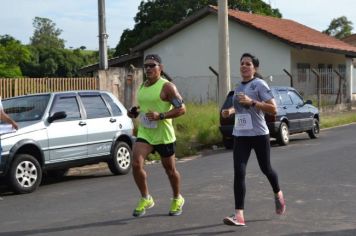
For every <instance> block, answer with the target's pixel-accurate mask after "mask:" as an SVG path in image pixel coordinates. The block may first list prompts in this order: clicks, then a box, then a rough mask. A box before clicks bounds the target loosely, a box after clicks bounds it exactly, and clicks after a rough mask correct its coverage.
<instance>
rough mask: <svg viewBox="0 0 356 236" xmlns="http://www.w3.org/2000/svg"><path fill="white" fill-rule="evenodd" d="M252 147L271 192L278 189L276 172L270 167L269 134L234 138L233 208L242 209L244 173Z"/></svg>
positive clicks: (244, 186)
mask: <svg viewBox="0 0 356 236" xmlns="http://www.w3.org/2000/svg"><path fill="white" fill-rule="evenodd" d="M252 149H254V150H255V153H256V156H257V161H258V164H259V166H260V169H261V171H262V172H263V174H264V175H266V177H267V179H268V181H269V183H270V184H271V186H272V189H273V192H274V193H278V192H279V191H280V188H279V184H278V176H277V173H276V172H275V171H274V170H273V169H272V166H271V161H270V140H269V135H262V136H252V137H235V138H234V173H235V176H234V194H235V209H241V210H242V209H244V200H245V194H246V185H245V175H246V166H247V162H248V159H249V157H250V154H251V150H252Z"/></svg>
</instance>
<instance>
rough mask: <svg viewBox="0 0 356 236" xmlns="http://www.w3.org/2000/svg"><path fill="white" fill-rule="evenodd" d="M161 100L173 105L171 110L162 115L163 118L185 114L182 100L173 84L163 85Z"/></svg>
mask: <svg viewBox="0 0 356 236" xmlns="http://www.w3.org/2000/svg"><path fill="white" fill-rule="evenodd" d="M161 98H162V100H164V101H167V102H170V103H171V104H172V105H173V108H172V109H171V110H169V111H168V112H165V113H164V117H165V118H176V117H178V116H181V115H184V114H185V112H186V107H185V104H184V102H183V98H182V96H181V95H180V93H179V91H178V89H177V87H176V86H175V85H174V84H173V83H171V82H168V83H165V84H164V86H163V89H162V94H161Z"/></svg>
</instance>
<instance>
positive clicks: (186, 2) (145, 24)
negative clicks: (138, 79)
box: [115, 0, 282, 56]
mask: <svg viewBox="0 0 356 236" xmlns="http://www.w3.org/2000/svg"><path fill="white" fill-rule="evenodd" d="M228 4H229V8H231V9H239V10H241V11H248V12H253V13H257V14H261V15H268V16H275V17H281V16H282V15H281V13H280V12H279V10H278V9H272V8H271V6H270V5H269V4H267V3H265V2H264V1H262V0H230V1H228ZM208 5H217V1H216V0H179V1H177V0H148V1H141V3H140V6H139V7H138V13H137V14H136V16H135V18H134V20H135V23H136V24H135V26H134V29H132V30H130V29H126V30H124V32H123V33H122V35H121V38H120V42H119V43H118V45H117V46H116V52H115V56H119V55H122V54H126V53H129V52H130V48H133V47H135V46H136V45H138V44H139V43H142V42H143V41H145V40H147V39H150V38H152V37H153V36H154V35H156V34H158V33H161V32H163V31H165V30H166V29H168V28H170V27H171V26H173V25H175V24H177V23H179V22H180V21H182V20H184V19H186V18H187V17H189V16H190V15H192V14H194V13H195V12H196V11H198V10H200V9H202V8H204V7H206V6H208Z"/></svg>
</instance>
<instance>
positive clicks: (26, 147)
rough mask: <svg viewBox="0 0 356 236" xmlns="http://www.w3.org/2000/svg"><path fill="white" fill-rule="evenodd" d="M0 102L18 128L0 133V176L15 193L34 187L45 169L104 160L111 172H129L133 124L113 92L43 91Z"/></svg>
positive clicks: (55, 171)
mask: <svg viewBox="0 0 356 236" xmlns="http://www.w3.org/2000/svg"><path fill="white" fill-rule="evenodd" d="M2 103H3V108H4V111H5V112H6V113H7V114H9V115H10V116H11V117H12V118H13V119H14V120H15V121H16V122H17V123H18V125H19V127H20V128H19V129H18V130H17V131H16V132H10V133H5V134H2V135H1V136H0V138H1V145H2V148H3V152H2V154H1V159H0V175H1V176H5V177H6V178H7V179H6V182H7V183H8V184H9V186H10V187H12V189H13V190H14V192H16V193H30V192H33V191H34V190H36V188H37V187H38V186H39V184H40V183H41V179H42V175H43V174H49V175H51V174H52V175H57V176H58V175H63V174H64V173H65V172H66V171H67V170H68V169H69V168H71V167H77V166H83V165H87V164H94V163H99V162H102V161H105V162H107V163H108V166H109V168H110V170H111V172H112V173H113V174H115V175H119V174H126V173H128V172H129V171H130V169H131V161H132V160H131V159H132V151H131V148H132V144H133V140H134V136H133V129H134V126H133V123H132V120H131V119H130V118H129V117H128V116H127V115H126V113H127V111H126V109H125V107H124V106H123V105H122V104H121V103H120V102H119V101H118V100H117V99H116V97H115V96H113V95H112V94H111V93H109V92H105V91H69V92H53V93H42V94H35V95H27V96H19V97H14V98H10V99H5V100H3V101H2Z"/></svg>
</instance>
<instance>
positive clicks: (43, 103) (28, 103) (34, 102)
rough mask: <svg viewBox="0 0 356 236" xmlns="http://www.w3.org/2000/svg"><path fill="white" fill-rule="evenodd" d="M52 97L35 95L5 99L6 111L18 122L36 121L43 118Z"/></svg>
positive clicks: (4, 106) (3, 103) (3, 102)
mask: <svg viewBox="0 0 356 236" xmlns="http://www.w3.org/2000/svg"><path fill="white" fill-rule="evenodd" d="M49 98H50V95H49V94H45V95H33V96H23V97H14V98H9V99H5V100H3V101H2V105H3V108H4V111H5V112H6V113H7V114H8V115H9V116H10V117H11V118H12V119H13V120H15V121H16V122H23V121H34V120H39V119H41V118H42V116H43V113H44V111H45V109H46V107H47V104H48V101H49Z"/></svg>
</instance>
